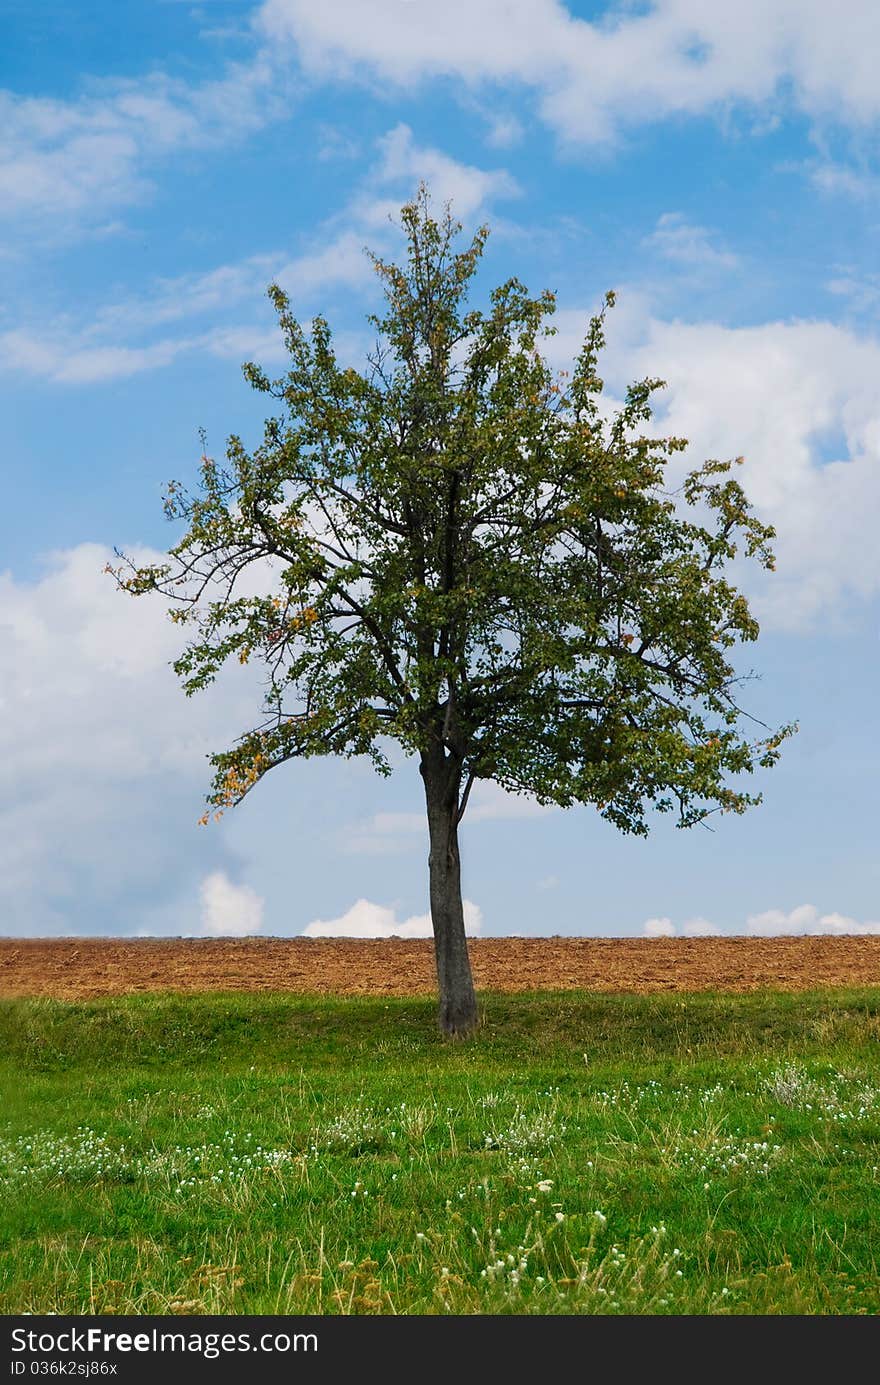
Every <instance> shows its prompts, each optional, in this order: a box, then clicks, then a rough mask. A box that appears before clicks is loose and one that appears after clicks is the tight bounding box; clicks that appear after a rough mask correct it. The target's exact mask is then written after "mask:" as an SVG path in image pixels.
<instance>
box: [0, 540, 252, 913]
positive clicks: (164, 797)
mask: <svg viewBox="0 0 880 1385" xmlns="http://www.w3.org/2000/svg"><path fill="white" fill-rule="evenodd" d="M131 556H132V558H133V559H135V560H136V561H138V562H141V563H143V562H149V561H157V560H159V559H160V558H161V556H162V555H161V554H159V553H156V552H153V551H151V550H149V549H144V548H139V547H133V548H132V552H131ZM112 560H113V554H112V552H110V551H109V550H108V549H106V548H105V547H103V546H102V545H99V544H90V543H84V544H80V545H79V546H78V547H77V548H74V549H70V550H66V551H64V552H59V553H55V554H53V555H52V556H51V559H50V560H49V561H48V563H47V566H46V570H45V572H44V573H43V574H42V575H41V576H40V577H39V578H38V579H37V580H35V581H30V582H27V581H16V580H15V579H14V578H13V577H12V576H11V575H10V574H8V573H6V574H2V575H0V915H2V919H3V924H2V928H3V932H5V933H10V932H11V933H24V934H28V933H30V934H33V933H45V932H57V931H64V932H74V931H78V930H81V931H90V930H91V931H97V932H103V931H109V930H111V929H112V931H114V932H117V933H127V932H131V931H134V929H136V928H138V927H144V926H150V927H151V925H152V921H153V918H154V916H158V914H157V911H158V913H161V912H162V909H163V907H164V905H165V903H166V902H168V901H178V900H183V901H186V900H187V899H189V898H192V897H194V895H195V882H196V880H197V879H198V878H199V877H201V876H203V875H204V874H205V873H206V872H207V871H209V870H211V869H212V867H214V866H216V865H217V864H218V861H217V857H218V853H220V852H221V851H222V835H221V832H218V831H216V830H215V831H214V832H213V833H208V832H206V831H205V829H203V828H199V827H198V825H197V819H198V816H199V814H200V813H201V811H202V804H203V798H204V794H205V791H206V788H207V784H208V779H209V769H208V766H207V761H206V758H205V757H206V755H207V754H208V753H209V752H210V751H211V750H216V749H218V748H221V747H222V746H224V745H228V744H230V743H231V741H232V740H233V738H234V737H235V736H236V735H237V734H239V732H240V731H241V728H242V725H243V724H244V725H248V724H250V722H249V720H248V719H249V718H250V717H251V716H252V715H253V711H254V707H255V705H256V706H258V705H259V703H258V701H256V700H255V695H254V693H255V690H254V676H253V674H248V671H247V670H244V669H239V668H238V667H236V669H235V671H234V674H233V676H232V678H231V679H228V678H224V680H223V682H222V683H220V684H218V686H217V688H216V689H215V690H213V691H212V692H211V693H209V694H206V695H205V696H203V697H202V698H201V699H200V701H199V704H198V705H196V704H195V703H194V702H192V701H190V700H189V699H187V698H185V697H183V696H182V694H181V691H180V686H179V683H178V680H177V678H176V677H175V675H174V673H173V672H172V670H171V669H170V668H169V666H168V665H169V662H170V660H171V659H173V658H174V657H175V656H176V655H177V654H178V653H179V652H180V649H181V637H180V631H179V630H178V629H177V628H176V627H175V626H174V625H172V624H171V622H170V621H168V619H167V617H166V614H165V602H164V601H163V600H162V599H161V598H159V599H158V600H155V601H154V600H153V599H152V598H150V597H140V598H138V599H137V600H135V599H133V598H131V597H128V596H126V595H124V594H123V593H121V592H119V591H117V590H116V587H115V583H114V582H113V579H112V578H111V577H110V576H108V575H105V574H104V573H103V571H102V569H103V567H104V564H105V563H106V562H108V561H112ZM239 675H243V676H239ZM221 831H222V829H221ZM187 834H191V838H190V837H188V836H187ZM187 842H188V843H189V844H188V845H187ZM175 907H176V905H175ZM188 908H189V906H188V905H186V904H185V903H184V904H183V905H182V906H181V907H180V909H179V910H178V925H177V928H176V930H175V931H178V932H187V931H196V927H197V921H196V919H195V917H194V916H191V914H189V913H187V910H188ZM151 931H152V927H151Z"/></svg>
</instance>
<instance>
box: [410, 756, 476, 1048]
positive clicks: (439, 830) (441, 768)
mask: <svg viewBox="0 0 880 1385" xmlns="http://www.w3.org/2000/svg"><path fill="white" fill-rule="evenodd" d="M421 773H422V778H423V779H424V781H425V798H426V800H427V805H428V833H429V837H430V843H431V848H430V855H429V856H428V870H429V872H430V879H431V922H432V924H433V927H434V955H435V958H436V962H437V985H438V988H439V991H440V1014H439V1018H440V1028H441V1029H442V1031H443V1033H444V1034H453V1035H463V1034H470V1033H472V1031H473V1030H474V1029H476V1027H477V1022H478V1017H477V998H476V996H475V994H474V982H473V977H472V975H471V964H470V958H469V957H468V950H467V940H466V938H465V932H464V909H463V907H462V902H461V861H460V858H459V854H458V824H457V822H456V817H457V814H458V787H459V779H458V778H456V777H455V776H450V774H449V768H448V766H447V765H445V764H444V763H443V762H442V761H441V762H436V761H435V762H434V763H433V764H432V763H430V762H428V761H426V760H423V761H422V767H421Z"/></svg>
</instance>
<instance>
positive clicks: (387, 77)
mask: <svg viewBox="0 0 880 1385" xmlns="http://www.w3.org/2000/svg"><path fill="white" fill-rule="evenodd" d="M258 25H259V27H260V29H261V31H262V32H263V34H265V35H266V36H267V38H268V39H269V40H270V41H271V42H272V43H273V44H279V45H283V44H284V43H288V44H289V45H290V46H291V51H293V52H295V53H296V56H297V58H298V60H299V61H300V63H301V64H302V65H303V66H304V67H305V69H306V70H307V72H309V73H310V74H311V75H313V76H316V77H318V78H334V79H339V78H344V79H347V80H358V81H363V80H365V79H369V80H372V81H374V82H376V81H379V82H381V83H382V84H386V85H387V83H388V82H392V83H395V84H396V85H398V86H399V87H401V88H403V89H411V88H412V87H413V86H415V85H416V84H417V83H419V82H422V81H425V80H427V79H431V78H453V79H458V80H459V81H460V82H462V83H463V84H467V85H468V86H473V85H474V84H477V83H486V84H490V83H494V84H499V83H504V84H508V85H525V86H526V87H527V88H531V90H532V91H533V92H534V96H535V101H536V106H537V110H538V112H539V114H540V116H541V118H542V119H543V120H544V121H546V122H547V123H548V124H549V125H550V126H551V128H553V129H554V130H556V131H557V132H558V134H559V135H560V136H561V137H562V138H563V139H564V140H565V141H567V142H569V143H573V144H575V143H579V144H596V143H600V142H605V141H608V140H610V139H613V138H614V137H615V136H616V135H617V133H618V131H619V130H620V129H622V128H626V127H629V126H633V125H636V124H639V123H642V122H644V121H647V120H657V119H663V118H666V117H669V116H682V115H689V116H704V115H707V114H716V113H721V112H727V111H729V110H730V109H731V108H736V107H737V106H743V107H746V108H748V109H750V110H756V109H758V110H761V111H762V112H763V113H764V114H765V115H766V113H767V112H768V110H769V111H771V112H772V111H773V110H774V109H777V108H779V109H782V110H785V109H790V108H791V107H792V106H793V107H794V108H796V109H799V110H801V111H804V112H806V113H807V114H808V115H810V116H812V117H814V118H817V119H818V118H824V117H832V118H834V119H837V120H841V121H845V122H848V123H851V124H853V125H856V126H859V125H865V124H867V123H869V122H873V121H875V120H876V119H877V118H878V116H880V89H878V85H877V82H876V72H875V62H874V54H875V53H876V52H877V49H878V46H880V12H878V10H877V7H876V6H875V5H872V4H871V3H869V0H849V2H848V3H845V4H844V7H843V12H842V13H841V11H840V10H838V11H835V10H833V9H829V8H828V7H826V6H821V5H818V4H800V3H793V0H743V2H742V3H741V4H739V5H737V6H736V7H735V9H731V7H730V6H719V5H707V4H705V0H655V3H653V4H651V5H650V6H649V7H648V8H647V9H645V8H643V7H642V6H639V7H634V6H633V7H630V6H625V7H618V6H606V7H605V8H604V9H603V10H602V12H601V13H600V14H598V15H597V16H596V17H595V18H594V19H592V20H587V19H581V18H578V17H576V16H575V15H574V14H573V13H572V11H571V9H570V8H569V7H568V6H567V5H565V4H563V3H561V0H482V3H481V4H480V5H479V6H474V5H473V4H472V3H470V0H447V3H446V4H444V5H442V6H441V5H436V4H434V3H433V0H411V3H409V4H406V5H403V4H401V3H400V0H336V3H335V4H334V5H332V6H329V5H315V4H313V3H312V0H266V3H265V4H264V5H263V7H262V9H261V11H260V14H259V17H258Z"/></svg>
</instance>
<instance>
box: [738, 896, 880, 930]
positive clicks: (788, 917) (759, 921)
mask: <svg viewBox="0 0 880 1385" xmlns="http://www.w3.org/2000/svg"><path fill="white" fill-rule="evenodd" d="M746 932H747V933H750V934H752V936H753V937H760V938H769V937H776V936H777V935H780V934H789V933H836V934H843V933H880V921H877V920H874V921H870V920H869V921H867V922H859V921H858V920H857V919H851V918H847V917H846V915H845V914H838V913H831V914H820V913H819V910H818V909H817V908H816V907H815V906H814V905H812V904H799V905H798V906H797V908H795V909H792V910H790V911H789V913H786V912H785V911H784V910H783V909H767V910H766V912H765V913H763V914H750V915H749V917H748V919H747V920H746Z"/></svg>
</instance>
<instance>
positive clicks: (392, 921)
mask: <svg viewBox="0 0 880 1385" xmlns="http://www.w3.org/2000/svg"><path fill="white" fill-rule="evenodd" d="M463 905H464V927H465V932H466V933H467V934H468V935H469V936H471V937H472V936H473V935H474V934H477V933H479V932H480V929H481V928H482V926H483V914H482V910H481V909H480V908H479V906H478V905H476V904H474V903H472V902H471V900H469V899H466V900H464V901H463ZM432 936H433V933H432V929H431V916H430V914H414V915H412V917H410V918H408V919H404V920H403V921H402V922H398V920H397V914H396V912H395V910H394V909H389V908H387V907H386V906H385V905H383V904H373V903H371V901H370V900H368V899H358V900H357V901H356V902H355V903H354V904H353V905H352V906H351V908H350V909H349V910H348V912H347V913H345V914H342V915H341V917H340V918H336V919H314V920H313V921H312V922H311V923H309V924H307V925H306V927H305V928H304V929H303V937H306V938H430V937H432Z"/></svg>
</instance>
